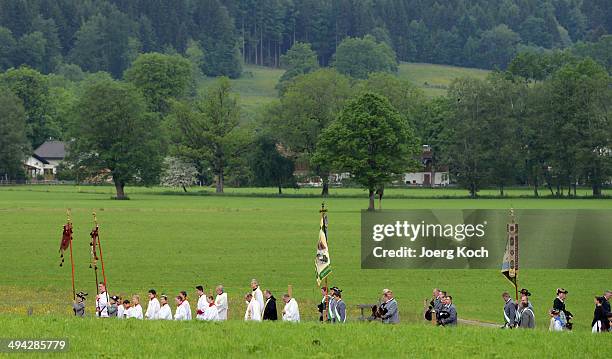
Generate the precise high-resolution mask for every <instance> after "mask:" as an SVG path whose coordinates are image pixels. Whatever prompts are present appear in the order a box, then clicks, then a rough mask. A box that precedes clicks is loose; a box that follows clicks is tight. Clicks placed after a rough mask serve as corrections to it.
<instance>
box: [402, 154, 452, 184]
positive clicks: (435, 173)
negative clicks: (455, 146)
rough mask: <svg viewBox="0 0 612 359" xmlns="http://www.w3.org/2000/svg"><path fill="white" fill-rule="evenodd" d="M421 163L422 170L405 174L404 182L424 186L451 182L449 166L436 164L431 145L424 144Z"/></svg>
mask: <svg viewBox="0 0 612 359" xmlns="http://www.w3.org/2000/svg"><path fill="white" fill-rule="evenodd" d="M421 165H422V167H421V171H419V172H411V173H405V174H404V184H407V185H409V186H424V187H445V186H448V185H449V184H450V178H449V175H448V168H446V167H442V166H435V164H434V155H433V151H432V149H431V146H429V145H423V150H422V152H421Z"/></svg>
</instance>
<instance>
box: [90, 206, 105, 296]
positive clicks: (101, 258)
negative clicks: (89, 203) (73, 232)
mask: <svg viewBox="0 0 612 359" xmlns="http://www.w3.org/2000/svg"><path fill="white" fill-rule="evenodd" d="M93 218H94V224H95V231H96V239H97V241H98V248H99V249H100V263H101V264H102V279H103V281H104V287H106V286H107V284H106V272H105V271H104V257H103V256H102V241H100V231H99V229H100V226H99V225H98V217H96V212H93ZM106 292H107V293H108V288H106Z"/></svg>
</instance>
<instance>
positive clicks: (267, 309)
mask: <svg viewBox="0 0 612 359" xmlns="http://www.w3.org/2000/svg"><path fill="white" fill-rule="evenodd" d="M264 297H265V298H266V304H265V305H264V312H263V320H278V312H277V311H276V298H274V296H273V295H272V292H270V290H269V289H266V290H265V291H264Z"/></svg>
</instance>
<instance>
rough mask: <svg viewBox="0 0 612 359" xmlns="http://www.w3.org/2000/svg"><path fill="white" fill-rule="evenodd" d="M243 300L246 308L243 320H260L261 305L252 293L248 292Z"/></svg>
mask: <svg viewBox="0 0 612 359" xmlns="http://www.w3.org/2000/svg"><path fill="white" fill-rule="evenodd" d="M244 300H245V301H246V303H247V309H246V312H244V320H246V321H251V320H252V321H256V322H261V307H260V306H259V302H258V301H257V299H255V297H253V294H252V293H248V294H247V295H246V296H245V297H244Z"/></svg>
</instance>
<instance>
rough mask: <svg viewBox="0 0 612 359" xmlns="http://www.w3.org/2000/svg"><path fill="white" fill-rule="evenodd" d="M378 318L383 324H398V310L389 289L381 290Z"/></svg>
mask: <svg viewBox="0 0 612 359" xmlns="http://www.w3.org/2000/svg"><path fill="white" fill-rule="evenodd" d="M379 317H380V319H382V322H383V324H396V323H399V308H398V306H397V301H396V300H395V298H394V297H393V292H392V291H391V289H386V288H385V289H383V303H382V304H381V305H380V308H379Z"/></svg>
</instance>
